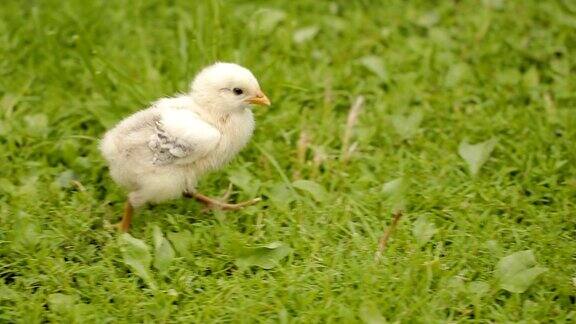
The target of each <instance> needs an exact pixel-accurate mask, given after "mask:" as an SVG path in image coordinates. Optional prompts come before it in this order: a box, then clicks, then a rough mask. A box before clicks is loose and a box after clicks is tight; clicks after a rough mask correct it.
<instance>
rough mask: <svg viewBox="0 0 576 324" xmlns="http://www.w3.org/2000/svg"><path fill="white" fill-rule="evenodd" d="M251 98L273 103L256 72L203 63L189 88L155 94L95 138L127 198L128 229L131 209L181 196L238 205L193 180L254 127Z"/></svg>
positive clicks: (226, 157)
mask: <svg viewBox="0 0 576 324" xmlns="http://www.w3.org/2000/svg"><path fill="white" fill-rule="evenodd" d="M251 105H264V106H268V105H270V100H268V98H267V97H266V95H264V93H263V92H262V90H260V85H259V84H258V81H257V80H256V78H255V77H254V75H253V74H252V73H251V72H250V71H249V70H248V69H246V68H244V67H242V66H239V65H237V64H233V63H216V64H214V65H211V66H208V67H206V68H204V69H203V70H202V71H201V72H200V73H199V74H198V75H197V76H196V77H195V78H194V81H192V85H191V89H190V92H189V93H188V94H185V95H180V96H177V97H173V98H164V99H160V100H158V101H156V102H154V103H153V104H152V106H151V107H149V108H147V109H144V110H141V111H138V112H136V113H135V114H133V115H132V116H129V117H128V118H126V119H124V120H122V121H121V122H120V123H119V124H118V125H117V126H115V127H114V128H112V129H111V130H109V131H108V132H107V133H106V134H105V135H104V137H103V139H102V141H101V143H100V150H101V152H102V154H103V156H104V158H105V159H106V161H107V162H108V166H109V169H110V175H111V176H112V179H113V180H114V181H115V182H116V183H117V184H119V185H120V186H122V187H124V188H125V189H126V190H127V191H128V192H129V193H128V199H127V201H126V204H125V208H124V216H123V217H122V221H121V222H120V223H119V224H118V227H119V229H120V230H121V231H124V232H126V231H128V229H129V227H130V222H131V219H132V214H133V211H134V209H137V208H139V207H141V206H143V205H145V204H146V203H160V202H163V201H166V200H169V199H174V198H178V197H182V196H185V197H192V198H195V199H196V200H198V201H201V202H203V203H205V204H207V205H209V206H211V207H217V208H221V209H239V208H241V207H243V206H246V205H250V204H253V203H255V202H257V201H259V199H258V198H257V199H252V200H249V201H245V202H242V203H238V204H228V203H224V202H221V201H219V200H216V199H212V198H209V197H207V196H204V195H202V194H200V193H198V192H197V191H196V186H197V183H198V179H199V178H200V177H201V176H202V175H203V174H205V173H206V172H209V171H213V170H216V169H218V168H220V167H222V166H223V165H224V164H226V163H227V162H229V161H230V160H231V159H232V158H233V157H234V156H235V155H236V154H237V153H238V152H239V151H240V150H241V149H242V148H243V147H244V146H245V145H246V144H247V143H248V141H249V140H250V137H251V136H252V132H253V130H254V117H253V115H252V110H251V109H250V107H251Z"/></svg>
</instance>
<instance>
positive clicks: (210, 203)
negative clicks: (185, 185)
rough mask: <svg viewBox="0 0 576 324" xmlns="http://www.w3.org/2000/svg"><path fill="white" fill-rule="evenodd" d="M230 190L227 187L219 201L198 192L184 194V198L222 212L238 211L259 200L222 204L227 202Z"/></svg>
mask: <svg viewBox="0 0 576 324" xmlns="http://www.w3.org/2000/svg"><path fill="white" fill-rule="evenodd" d="M231 190H232V185H230V187H228V190H227V191H226V193H225V194H224V197H223V198H222V199H221V200H220V199H215V198H210V197H208V196H205V195H203V194H201V193H198V192H184V197H186V198H194V199H196V200H197V201H199V202H201V203H203V204H205V205H206V206H207V207H210V208H215V209H222V210H238V209H241V208H243V207H246V206H250V205H254V204H255V203H257V202H259V201H260V200H262V199H260V198H254V199H250V200H246V201H242V202H239V203H236V204H230V203H226V202H223V200H224V201H225V200H227V199H228V197H229V196H230V192H231Z"/></svg>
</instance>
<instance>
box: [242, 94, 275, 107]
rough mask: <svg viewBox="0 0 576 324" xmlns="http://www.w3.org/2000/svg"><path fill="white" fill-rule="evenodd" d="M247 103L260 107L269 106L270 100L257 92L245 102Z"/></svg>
mask: <svg viewBox="0 0 576 324" xmlns="http://www.w3.org/2000/svg"><path fill="white" fill-rule="evenodd" d="M246 101H247V102H248V103H251V104H253V105H260V106H270V99H268V97H266V95H265V94H264V93H263V92H262V91H258V92H257V93H256V95H255V96H254V97H251V98H248V99H247V100H246Z"/></svg>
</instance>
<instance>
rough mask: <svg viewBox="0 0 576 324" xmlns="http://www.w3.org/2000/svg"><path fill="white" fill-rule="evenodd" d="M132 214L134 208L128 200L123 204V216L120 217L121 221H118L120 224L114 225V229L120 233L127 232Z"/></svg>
mask: <svg viewBox="0 0 576 324" xmlns="http://www.w3.org/2000/svg"><path fill="white" fill-rule="evenodd" d="M133 214H134V207H133V206H132V204H131V203H130V201H129V200H128V201H126V203H125V204H124V214H123V215H122V220H121V221H120V223H116V224H114V227H116V228H118V230H119V231H120V232H122V233H126V232H128V230H129V229H130V223H131V222H132V215H133Z"/></svg>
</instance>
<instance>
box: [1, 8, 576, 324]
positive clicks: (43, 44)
mask: <svg viewBox="0 0 576 324" xmlns="http://www.w3.org/2000/svg"><path fill="white" fill-rule="evenodd" d="M217 60H222V61H233V62H238V63H240V64H242V65H244V66H247V67H249V68H250V69H251V70H252V71H253V72H254V74H255V75H256V76H257V77H258V78H259V79H260V83H261V85H262V88H263V90H264V91H265V92H266V94H267V95H268V96H269V97H270V99H271V100H272V103H273V105H272V106H271V107H270V108H255V110H254V112H255V115H256V118H257V129H256V133H255V136H254V138H253V140H252V141H251V143H250V144H249V145H248V147H247V148H246V149H245V150H244V151H242V153H241V154H240V155H239V157H238V158H236V159H235V160H234V161H233V163H231V164H230V165H229V166H228V167H226V168H225V169H224V170H222V171H221V172H218V173H214V174H211V175H210V176H208V177H206V178H204V179H203V180H202V181H201V183H200V187H199V189H200V190H201V191H202V192H203V193H205V194H209V195H212V196H218V195H221V194H223V193H224V191H225V190H226V188H227V186H228V183H229V182H232V183H234V184H235V187H234V188H235V191H234V195H233V197H234V198H235V199H237V200H241V199H248V198H252V197H254V196H260V195H261V196H262V197H263V199H264V201H263V202H262V203H260V204H258V205H256V206H252V207H249V208H246V209H244V210H242V211H238V212H220V211H215V212H203V211H202V206H200V205H198V204H197V203H195V202H193V201H186V200H178V201H172V202H169V203H166V204H162V205H158V206H152V207H149V208H145V209H144V210H142V211H141V212H140V213H139V214H138V216H137V217H136V219H135V222H134V224H133V228H132V231H131V232H130V234H131V235H132V236H120V235H119V234H118V233H116V232H114V231H112V230H110V229H108V228H107V224H109V223H113V222H116V221H118V220H119V218H120V214H121V211H122V204H123V201H124V199H125V193H124V192H122V190H121V189H120V188H118V186H116V185H115V184H114V183H113V182H112V180H111V179H110V177H109V175H108V173H107V169H106V168H105V166H104V161H103V158H102V157H101V156H100V154H99V152H98V149H97V146H98V140H99V138H100V136H101V135H102V134H103V133H104V131H105V130H106V129H107V128H109V127H111V126H113V125H114V124H115V123H116V122H118V121H119V120H120V119H122V118H123V117H125V116H127V115H129V114H131V113H133V112H135V111H136V110H138V109H141V108H144V107H146V106H147V105H148V104H149V103H150V102H151V101H153V100H155V99H157V98H160V97H163V96H170V95H173V94H175V93H177V92H183V91H186V90H187V88H188V85H189V82H190V80H191V79H192V77H193V76H194V75H195V73H196V72H197V71H198V69H200V68H201V67H203V66H205V65H207V64H210V63H212V62H215V61H217ZM575 72H576V4H575V3H574V2H573V1H570V0H551V1H536V0H534V1H511V0H509V1H506V0H485V1H424V0H422V1H410V2H408V1H382V2H380V1H373V2H371V1H357V2H355V3H353V4H352V3H348V2H345V1H334V2H324V1H312V0H307V1H292V2H288V1H279V0H278V1H258V2H254V3H247V2H241V1H179V0H176V1H127V0H120V1H81V0H70V1H55V0H46V1H19V0H4V1H2V2H1V3H0V150H1V152H0V165H1V170H2V171H1V172H0V322H2V323H4V322H22V323H39V322H59V323H65V322H99V323H102V322H143V321H146V322H186V323H190V322H199V323H202V322H211V321H221V322H246V323H249V322H281V323H291V322H298V323H314V322H322V323H324V322H344V323H351V322H366V323H383V322H386V321H391V322H395V321H398V322H421V323H424V322H447V321H456V322H460V321H473V322H507V321H526V322H537V321H552V322H566V321H570V320H576V311H575V309H576V307H575V303H576V259H575V257H576V241H575V238H576V218H575V216H576V212H575V211H576V209H575V208H576V207H575V205H576V204H575V203H576V78H575V75H576V74H575ZM359 97H361V98H364V104H363V105H360V106H359V107H360V111H359V115H358V119H357V120H356V122H354V121H352V122H351V123H349V126H348V127H347V126H346V125H347V120H348V118H349V117H348V116H349V112H350V108H351V106H353V104H354V102H355V101H356V100H358V99H357V98H359ZM360 100H361V99H360ZM345 134H348V135H349V136H348V135H345ZM468 143H469V144H468ZM477 143H480V144H479V145H476V146H473V145H472V144H477ZM475 171H477V172H475ZM395 210H401V211H402V218H401V219H400V221H399V222H398V225H397V226H396V228H395V230H394V231H393V232H392V233H391V235H390V239H389V241H388V242H387V245H386V247H385V249H380V252H381V256H380V257H379V258H375V255H376V254H377V251H379V240H380V238H381V237H382V235H383V233H384V232H385V231H386V230H387V229H390V224H391V222H392V214H393V212H394V211H395Z"/></svg>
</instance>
